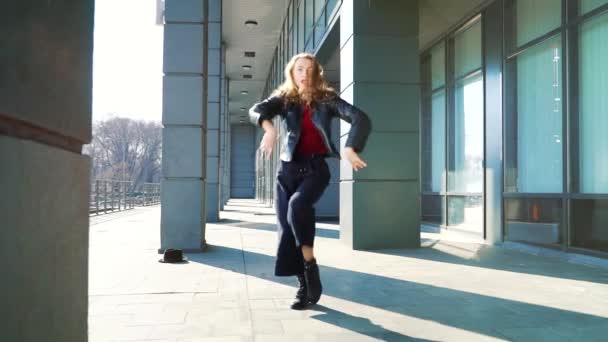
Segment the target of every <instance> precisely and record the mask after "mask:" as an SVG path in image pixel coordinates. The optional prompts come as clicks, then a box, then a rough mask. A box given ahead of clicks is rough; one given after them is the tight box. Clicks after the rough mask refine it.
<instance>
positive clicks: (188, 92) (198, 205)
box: [160, 0, 207, 251]
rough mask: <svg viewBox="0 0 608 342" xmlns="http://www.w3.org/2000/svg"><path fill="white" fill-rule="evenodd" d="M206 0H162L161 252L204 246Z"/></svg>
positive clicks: (187, 249) (194, 248) (197, 249)
mask: <svg viewBox="0 0 608 342" xmlns="http://www.w3.org/2000/svg"><path fill="white" fill-rule="evenodd" d="M206 1H207V0H187V1H184V0H166V1H165V23H166V24H165V35H164V39H165V42H164V66H163V70H164V77H163V125H164V127H163V152H162V153H163V159H162V161H163V178H162V181H161V182H162V184H161V186H162V195H161V248H160V249H161V250H164V249H165V248H181V249H184V250H186V251H201V250H202V248H203V247H204V244H205V216H204V215H205V214H204V213H205V201H204V198H205V179H204V176H205V175H204V172H205V158H204V156H205V151H206V150H205V146H206V132H205V130H206V127H205V124H206V117H205V108H204V107H205V100H204V99H205V96H206V94H205V92H206V87H205V84H206V80H205V78H206V74H205V69H206V67H205V63H204V61H205V60H206V49H205V48H204V43H205V36H206V30H207V28H206V26H205V18H206V12H205V2H206Z"/></svg>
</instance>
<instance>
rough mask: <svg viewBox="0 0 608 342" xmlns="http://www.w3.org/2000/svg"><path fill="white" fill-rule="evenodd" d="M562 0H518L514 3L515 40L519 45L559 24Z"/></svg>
mask: <svg viewBox="0 0 608 342" xmlns="http://www.w3.org/2000/svg"><path fill="white" fill-rule="evenodd" d="M561 2H562V0H534V1H530V0H518V1H517V2H516V4H515V8H516V11H515V12H516V13H515V18H516V19H515V21H516V23H515V24H516V32H517V33H516V38H517V39H516V41H517V45H518V46H521V45H523V44H525V43H527V42H529V41H531V40H533V39H535V38H538V37H540V36H542V35H543V34H546V33H548V32H550V31H551V30H553V29H556V28H558V27H559V26H560V25H561V19H562V18H561V15H562V5H561Z"/></svg>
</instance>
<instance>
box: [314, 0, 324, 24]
mask: <svg viewBox="0 0 608 342" xmlns="http://www.w3.org/2000/svg"><path fill="white" fill-rule="evenodd" d="M324 9H325V0H315V16H314V22H315V23H316V22H317V21H318V20H319V19H320V21H322V22H323V25H325V17H323V18H321V15H322V14H323V10H324Z"/></svg>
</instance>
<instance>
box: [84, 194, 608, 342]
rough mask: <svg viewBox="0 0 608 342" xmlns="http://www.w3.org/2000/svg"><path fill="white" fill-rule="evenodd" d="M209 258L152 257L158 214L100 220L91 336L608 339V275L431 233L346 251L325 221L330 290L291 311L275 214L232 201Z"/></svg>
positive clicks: (323, 250)
mask: <svg viewBox="0 0 608 342" xmlns="http://www.w3.org/2000/svg"><path fill="white" fill-rule="evenodd" d="M221 217H222V222H221V224H208V225H207V242H208V243H209V245H210V247H209V249H208V251H207V252H206V253H202V254H189V255H188V258H189V262H188V263H185V264H161V263H158V262H157V260H158V259H159V258H160V256H159V255H158V254H157V249H158V247H159V236H160V232H159V230H160V228H159V226H160V207H158V206H155V207H147V208H137V209H134V210H131V211H127V212H121V213H117V214H110V215H106V216H103V217H97V218H92V220H91V235H90V270H89V272H90V286H89V288H90V293H89V295H90V306H89V332H90V333H89V336H90V337H89V341H91V342H101V341H104V342H105V341H157V342H161V341H162V342H177V341H180V342H182V341H184V342H185V341H188V342H202V341H288V342H295V341H340V342H341V341H349V342H350V341H496V340H521V341H606V340H607V337H606V336H608V270H606V269H600V268H592V267H588V266H582V265H575V264H571V263H565V262H563V261H560V260H558V259H551V258H546V257H541V256H531V255H529V254H524V253H521V252H518V251H514V250H508V249H504V248H492V247H487V246H482V245H478V244H474V243H467V242H463V241H448V240H445V239H443V240H437V236H436V235H433V234H426V233H424V234H423V238H424V245H425V247H424V248H420V249H415V250H385V251H376V252H363V251H351V250H349V249H348V248H346V247H345V246H343V245H342V244H341V243H340V241H339V231H338V226H337V225H335V224H320V225H319V226H318V234H317V240H316V242H315V244H316V249H315V251H316V252H315V253H316V255H317V258H318V260H319V263H320V265H321V276H322V280H323V284H324V289H325V293H324V296H323V297H322V298H321V301H320V303H319V304H318V305H316V306H315V307H314V308H313V309H311V310H307V311H293V310H290V309H289V308H288V305H289V303H290V301H291V298H292V297H293V295H294V293H295V286H296V281H295V278H293V279H292V278H277V277H274V276H273V275H272V269H273V259H274V258H273V254H274V248H275V245H276V233H275V228H274V224H273V222H274V216H272V211H271V210H269V209H267V208H261V207H260V206H259V204H257V203H255V202H253V201H242V200H241V201H232V202H231V205H230V206H227V207H226V211H224V212H222V215H221Z"/></svg>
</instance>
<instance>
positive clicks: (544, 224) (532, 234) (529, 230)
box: [504, 198, 562, 245]
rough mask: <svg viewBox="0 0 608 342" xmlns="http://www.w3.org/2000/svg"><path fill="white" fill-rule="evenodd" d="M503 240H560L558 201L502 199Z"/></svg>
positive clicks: (560, 212)
mask: <svg viewBox="0 0 608 342" xmlns="http://www.w3.org/2000/svg"><path fill="white" fill-rule="evenodd" d="M504 215H505V221H506V224H505V239H507V240H511V241H525V242H533V243H540V244H548V245H552V244H559V243H560V242H561V241H562V234H561V221H562V201H561V199H554V198H521V199H520V198H517V199H516V198H507V199H505V213H504Z"/></svg>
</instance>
